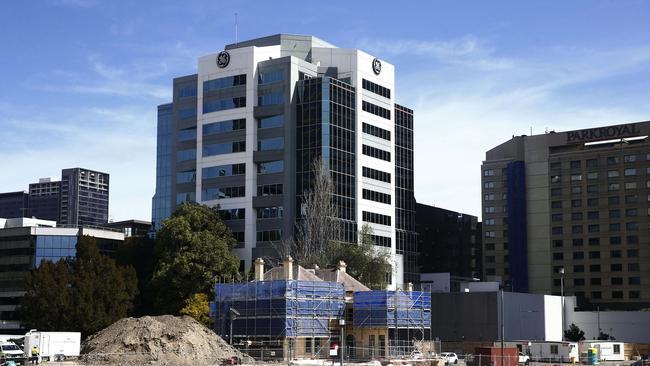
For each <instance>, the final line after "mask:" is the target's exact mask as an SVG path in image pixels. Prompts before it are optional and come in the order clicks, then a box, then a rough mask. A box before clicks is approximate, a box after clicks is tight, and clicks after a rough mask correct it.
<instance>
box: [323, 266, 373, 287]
mask: <svg viewBox="0 0 650 366" xmlns="http://www.w3.org/2000/svg"><path fill="white" fill-rule="evenodd" d="M314 271H315V273H316V276H318V277H320V278H322V279H323V280H324V281H332V282H341V283H343V286H345V291H346V292H354V291H370V289H369V288H368V287H366V286H365V285H364V284H363V283H361V282H359V281H358V280H357V279H356V278H354V277H352V276H350V275H349V274H347V273H346V272H342V271H341V270H339V269H332V268H323V269H320V268H319V269H316V270H314Z"/></svg>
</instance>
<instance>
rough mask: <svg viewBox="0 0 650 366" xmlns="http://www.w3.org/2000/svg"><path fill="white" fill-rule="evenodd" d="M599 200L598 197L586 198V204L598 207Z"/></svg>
mask: <svg viewBox="0 0 650 366" xmlns="http://www.w3.org/2000/svg"><path fill="white" fill-rule="evenodd" d="M598 204H599V201H598V198H588V199H587V206H588V207H598Z"/></svg>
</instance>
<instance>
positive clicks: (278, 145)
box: [257, 137, 284, 151]
mask: <svg viewBox="0 0 650 366" xmlns="http://www.w3.org/2000/svg"><path fill="white" fill-rule="evenodd" d="M280 149H284V137H271V138H268V139H261V140H257V151H268V150H280Z"/></svg>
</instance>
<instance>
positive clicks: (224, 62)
mask: <svg viewBox="0 0 650 366" xmlns="http://www.w3.org/2000/svg"><path fill="white" fill-rule="evenodd" d="M229 63H230V54H229V53H228V52H226V51H223V52H219V54H218V55H217V66H219V68H222V69H223V68H224V67H226V66H228V64H229Z"/></svg>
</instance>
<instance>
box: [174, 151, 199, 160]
mask: <svg viewBox="0 0 650 366" xmlns="http://www.w3.org/2000/svg"><path fill="white" fill-rule="evenodd" d="M176 160H177V161H179V162H180V161H188V160H196V149H186V150H178V151H177V152H176Z"/></svg>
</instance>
